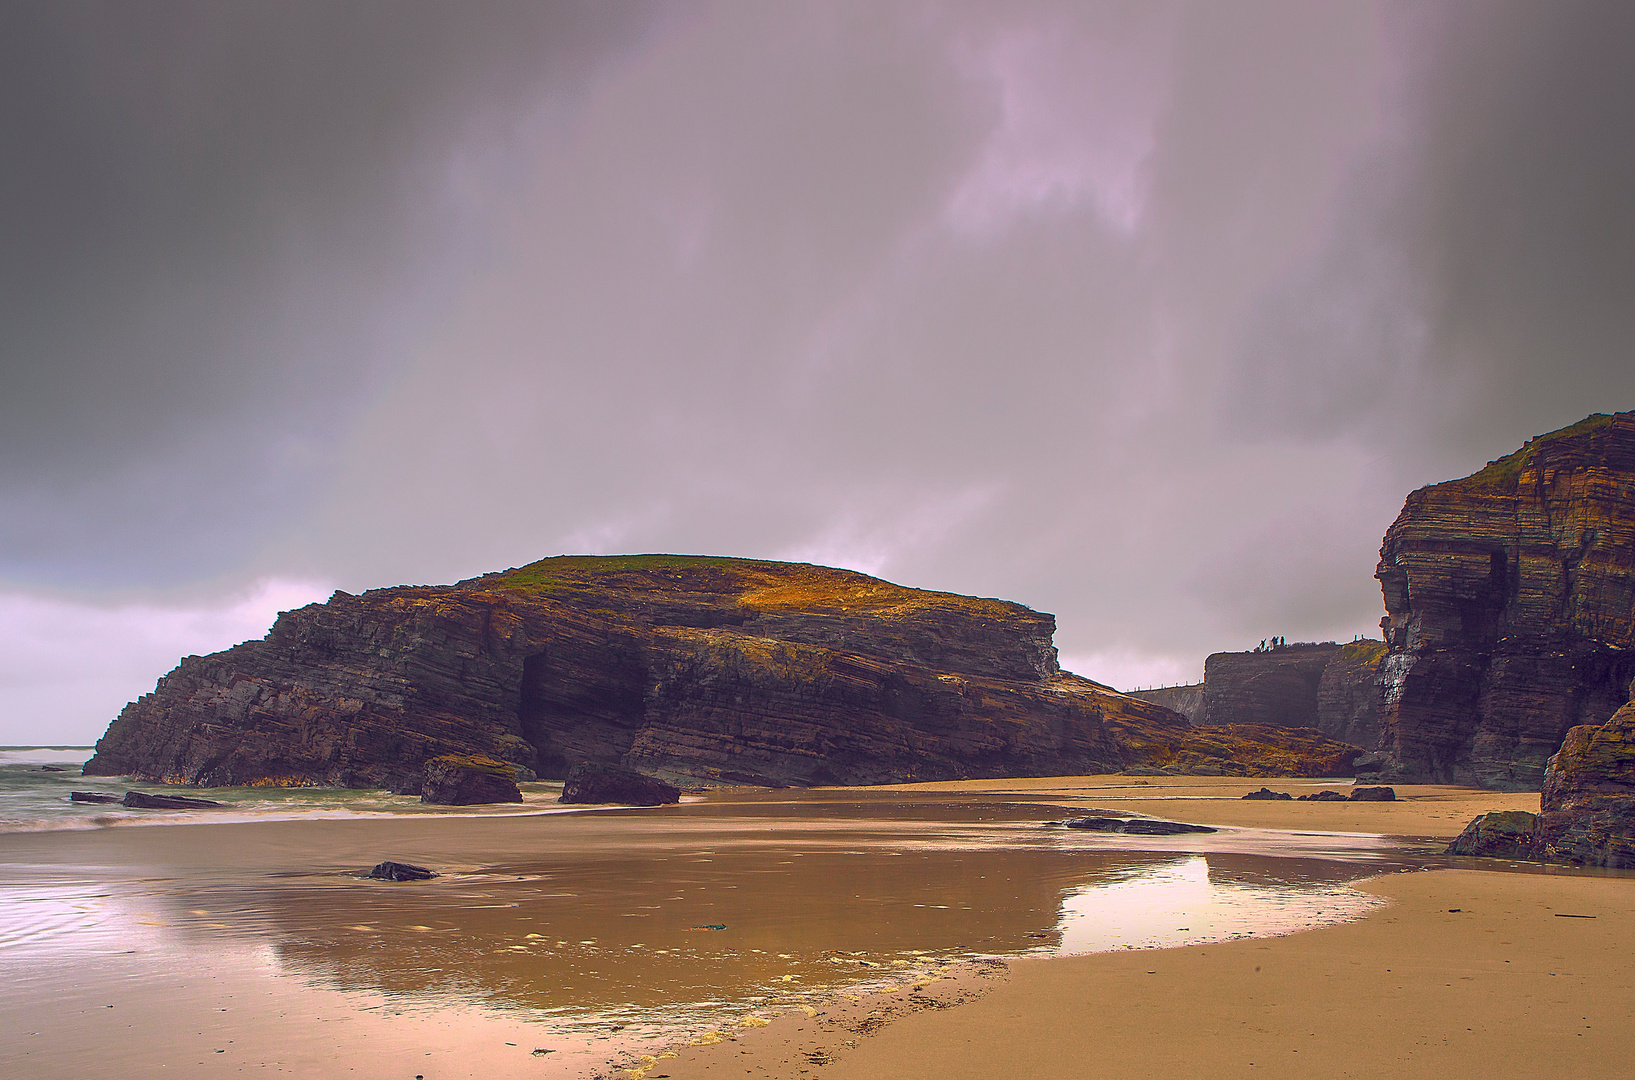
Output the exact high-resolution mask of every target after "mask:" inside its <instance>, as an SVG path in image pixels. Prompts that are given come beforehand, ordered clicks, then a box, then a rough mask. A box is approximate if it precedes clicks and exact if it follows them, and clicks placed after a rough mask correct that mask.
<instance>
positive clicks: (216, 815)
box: [0, 746, 583, 832]
mask: <svg viewBox="0 0 1635 1080" xmlns="http://www.w3.org/2000/svg"><path fill="white" fill-rule="evenodd" d="M93 749H94V748H93V747H90V746H0V832H38V831H45V830H51V829H96V828H106V827H109V826H113V825H158V824H166V823H174V822H179V821H192V822H198V821H204V820H208V821H215V822H228V821H280V820H295V819H309V818H360V817H399V816H404V815H439V816H448V815H449V814H451V813H454V814H461V813H465V814H473V815H482V816H486V817H494V816H506V815H515V814H542V813H571V812H575V811H581V812H582V810H583V808H580V807H559V806H558V804H557V801H556V800H557V796H559V795H560V794H561V793H562V785H561V784H560V783H543V782H542V783H532V784H523V785H521V787H522V791H523V796H522V797H523V801H522V803H520V804H516V803H510V804H505V805H500V806H483V807H447V806H424V805H422V804H421V802H420V800H419V799H417V798H414V797H413V796H406V795H392V794H391V793H389V792H386V791H381V790H347V789H344V788H254V787H229V788H206V789H199V788H176V787H166V786H165V785H163V784H150V783H146V782H137V781H132V780H131V779H130V778H129V777H123V776H81V775H80V769H81V768H83V767H84V765H85V762H86V761H88V760H89V759H90V757H91V752H92V750H93ZM54 770H60V771H54ZM132 790H135V791H147V792H169V793H171V794H178V795H187V796H189V797H191V798H199V799H213V800H215V801H216V802H220V803H225V804H226V805H225V806H224V807H223V808H222V809H220V810H211V811H207V812H201V811H198V810H181V811H174V812H172V811H164V810H127V809H125V808H124V807H122V806H119V805H117V804H109V803H75V802H70V801H69V798H68V795H69V792H71V791H102V792H107V793H108V794H110V795H120V796H123V795H124V793H125V792H127V791H132ZM202 813H208V815H209V816H208V817H202V816H201V814H202Z"/></svg>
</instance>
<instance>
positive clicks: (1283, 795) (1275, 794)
mask: <svg viewBox="0 0 1635 1080" xmlns="http://www.w3.org/2000/svg"><path fill="white" fill-rule="evenodd" d="M1244 798H1245V799H1263V800H1272V799H1282V800H1285V801H1286V800H1290V799H1293V798H1294V796H1293V795H1290V794H1289V793H1288V792H1286V791H1273V790H1272V789H1271V788H1265V787H1263V788H1261V789H1260V790H1259V791H1251V792H1250V793H1249V794H1247V795H1245V796H1244Z"/></svg>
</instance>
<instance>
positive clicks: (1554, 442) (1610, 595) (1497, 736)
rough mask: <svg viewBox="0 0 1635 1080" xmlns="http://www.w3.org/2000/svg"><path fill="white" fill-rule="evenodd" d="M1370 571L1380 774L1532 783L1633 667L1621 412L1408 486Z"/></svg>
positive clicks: (1629, 454) (1633, 534)
mask: <svg viewBox="0 0 1635 1080" xmlns="http://www.w3.org/2000/svg"><path fill="white" fill-rule="evenodd" d="M1376 576H1377V577H1378V578H1379V580H1380V584H1381V587H1382V589H1383V592H1384V597H1385V607H1386V612H1387V615H1386V618H1385V620H1384V621H1383V624H1382V625H1383V626H1384V627H1385V629H1386V636H1387V639H1388V641H1389V645H1390V655H1389V656H1388V657H1387V658H1386V660H1385V664H1384V669H1383V676H1382V704H1383V727H1384V732H1383V736H1382V744H1381V745H1382V749H1383V750H1384V751H1385V753H1386V755H1387V762H1386V764H1385V767H1384V769H1383V771H1382V772H1381V775H1382V777H1384V778H1386V779H1393V780H1405V781H1424V782H1451V783H1471V784H1478V785H1481V786H1485V787H1490V788H1500V789H1510V790H1529V789H1536V788H1538V787H1539V786H1540V784H1541V783H1542V782H1543V779H1544V769H1545V764H1546V762H1547V761H1548V760H1549V758H1550V756H1551V755H1552V754H1554V753H1555V752H1556V750H1557V749H1558V748H1559V747H1560V746H1561V743H1562V739H1563V737H1564V736H1565V735H1566V733H1567V731H1568V729H1569V728H1572V727H1574V726H1575V725H1583V724H1599V723H1602V722H1603V721H1605V720H1606V719H1607V718H1608V717H1610V716H1611V715H1612V713H1613V712H1614V711H1615V710H1616V709H1617V708H1618V707H1619V705H1620V704H1621V703H1622V702H1623V700H1624V693H1623V688H1624V686H1625V685H1626V684H1627V683H1628V682H1629V681H1630V679H1631V677H1635V649H1632V648H1631V646H1632V645H1635V413H1618V414H1616V415H1611V416H1607V415H1596V416H1592V417H1589V418H1588V419H1586V420H1584V421H1581V422H1580V423H1577V424H1574V425H1573V426H1572V427H1569V428H1565V429H1563V430H1561V431H1557V432H1553V433H1551V434H1549V435H1543V436H1540V437H1539V438H1537V439H1534V440H1532V441H1531V442H1529V443H1528V444H1527V445H1526V446H1524V447H1522V448H1521V449H1520V450H1518V451H1516V452H1515V453H1513V454H1510V455H1508V456H1506V457H1503V458H1500V459H1499V460H1497V461H1494V462H1492V463H1490V464H1489V465H1488V466H1487V467H1486V468H1484V469H1482V470H1481V471H1480V472H1477V473H1475V474H1474V475H1472V476H1468V477H1466V478H1464V479H1462V480H1454V481H1450V482H1448V483H1444V484H1437V485H1434V486H1432V487H1427V488H1421V489H1420V490H1418V491H1416V492H1414V493H1413V494H1411V495H1409V496H1408V500H1407V503H1406V505H1405V506H1404V507H1403V510H1402V513H1401V514H1400V515H1399V516H1398V518H1397V520H1396V522H1395V524H1393V525H1392V526H1391V528H1390V530H1389V531H1388V532H1387V533H1386V534H1385V541H1384V544H1383V545H1382V547H1381V550H1380V562H1379V568H1378V571H1377V573H1376Z"/></svg>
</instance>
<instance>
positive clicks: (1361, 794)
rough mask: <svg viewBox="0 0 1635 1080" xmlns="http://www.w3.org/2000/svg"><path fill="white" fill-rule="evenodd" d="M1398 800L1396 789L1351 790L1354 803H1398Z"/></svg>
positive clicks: (1366, 788)
mask: <svg viewBox="0 0 1635 1080" xmlns="http://www.w3.org/2000/svg"><path fill="white" fill-rule="evenodd" d="M1396 800H1397V791H1396V788H1388V787H1354V788H1352V789H1351V801H1352V802H1396Z"/></svg>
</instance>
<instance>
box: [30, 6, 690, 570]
mask: <svg viewBox="0 0 1635 1080" xmlns="http://www.w3.org/2000/svg"><path fill="white" fill-rule="evenodd" d="M657 13H658V9H657V8H652V7H637V6H635V5H599V4H589V3H585V4H574V3H555V4H548V5H547V4H532V3H515V4H507V3H498V4H497V3H479V4H460V5H453V4H439V3H426V4H411V3H344V4H336V3H326V2H279V3H234V4H218V3H109V4H74V3H59V2H52V3H41V4H12V5H8V6H7V8H6V11H5V14H4V15H3V16H0V19H3V21H4V26H3V30H0V147H3V148H4V150H3V152H0V206H4V214H3V217H0V327H3V330H0V459H3V460H4V461H5V462H6V468H5V470H4V479H3V480H0V552H3V556H4V567H3V570H4V572H5V573H6V574H8V575H9V576H12V577H13V578H16V577H22V578H39V579H43V580H51V579H53V578H70V579H72V578H76V577H81V576H83V578H84V579H87V580H92V581H97V580H102V581H113V582H118V581H121V580H129V579H137V580H152V579H155V578H158V579H164V578H167V577H168V578H172V579H175V578H177V577H185V576H188V575H196V574H198V573H199V572H201V571H202V570H219V569H222V568H224V567H226V566H227V565H228V564H230V563H231V562H232V561H233V559H234V558H236V557H238V556H235V554H234V553H233V551H232V550H231V549H232V548H233V547H234V546H236V545H242V544H245V543H247V542H250V540H251V536H252V535H253V533H254V532H255V531H256V530H259V529H265V528H268V527H270V526H271V525H272V524H273V523H274V522H276V521H277V520H278V519H279V518H280V517H283V516H286V515H288V514H289V513H290V512H291V510H292V508H293V507H295V506H296V505H298V504H299V503H300V502H301V500H302V499H303V498H304V497H305V496H306V495H307V494H308V487H309V485H310V483H311V481H312V479H313V477H314V475H315V474H316V473H317V472H318V471H319V470H320V467H321V459H322V458H323V456H324V455H326V454H327V453H328V452H329V450H330V448H331V444H332V441H333V438H334V435H335V433H336V424H337V423H338V422H339V421H340V420H342V419H344V417H345V416H346V415H347V413H348V410H349V409H350V408H351V407H352V406H353V404H354V402H355V400H356V398H357V397H358V396H359V394H360V393H362V392H363V391H364V390H365V389H366V388H367V386H368V385H369V384H370V382H371V380H372V379H373V378H375V377H377V376H378V375H379V373H380V372H381V371H382V369H383V368H386V367H388V366H389V364H390V363H391V360H392V357H393V356H394V354H395V352H396V351H397V350H398V349H400V348H401V347H402V344H403V341H404V339H405V338H406V337H412V335H413V334H414V333H415V332H416V331H417V330H418V329H419V327H416V326H414V325H412V319H411V318H410V316H409V315H408V314H406V313H412V312H413V311H414V310H415V307H416V302H417V301H418V302H419V304H420V305H422V306H424V305H428V304H432V303H434V302H435V299H436V295H437V290H438V288H439V286H440V285H441V284H442V277H443V275H444V274H445V273H446V270H447V266H448V265H449V264H450V263H455V264H457V263H458V261H459V260H460V258H461V256H462V254H463V253H462V252H461V251H460V250H458V249H457V248H456V247H455V245H456V244H458V243H461V242H463V241H464V239H465V237H466V235H467V233H466V232H465V226H467V225H468V224H469V219H470V217H471V216H472V215H474V214H476V213H479V212H480V204H481V200H482V198H484V197H486V194H485V191H484V190H483V189H484V188H485V187H486V186H488V185H492V184H494V183H496V182H499V181H500V179H501V177H500V175H499V173H498V171H497V170H496V168H495V164H496V159H503V158H504V156H505V155H506V154H508V153H509V152H510V147H512V146H513V145H515V144H517V143H518V142H519V141H524V140H526V139H527V138H529V137H537V136H538V135H539V132H540V131H541V130H548V129H549V127H550V125H551V124H552V123H553V122H556V121H558V120H559V119H560V117H559V116H557V115H555V113H560V112H562V111H563V110H564V109H565V108H566V106H568V105H569V104H570V103H571V100H572V98H573V97H574V96H575V95H576V94H578V93H579V92H580V91H581V90H582V88H583V86H584V84H585V83H586V82H587V81H588V80H589V79H591V78H592V77H593V76H594V75H595V74H596V73H597V72H598V70H600V69H601V68H602V67H603V66H604V65H605V64H607V63H608V62H610V60H612V59H615V58H617V56H618V55H619V54H620V52H621V51H622V50H625V49H627V48H629V47H630V46H631V45H632V44H633V43H634V42H635V41H637V40H638V39H639V38H640V36H641V35H642V34H643V33H644V32H645V24H648V23H650V22H652V21H653V19H654V16H655V15H656V14H657ZM387 304H392V305H394V306H393V307H392V309H391V312H390V316H389V318H383V315H385V311H384V310H383V309H384V307H385V306H386V305H387Z"/></svg>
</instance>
